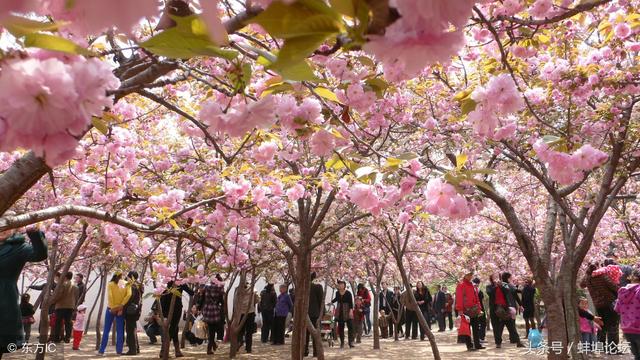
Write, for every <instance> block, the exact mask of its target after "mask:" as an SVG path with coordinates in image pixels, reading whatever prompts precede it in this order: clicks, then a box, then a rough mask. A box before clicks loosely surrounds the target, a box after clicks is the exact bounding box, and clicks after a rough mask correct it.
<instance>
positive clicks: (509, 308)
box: [487, 272, 524, 348]
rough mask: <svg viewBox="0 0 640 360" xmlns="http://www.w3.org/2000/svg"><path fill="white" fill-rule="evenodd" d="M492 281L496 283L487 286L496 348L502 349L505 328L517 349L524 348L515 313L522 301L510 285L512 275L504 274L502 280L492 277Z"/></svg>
mask: <svg viewBox="0 0 640 360" xmlns="http://www.w3.org/2000/svg"><path fill="white" fill-rule="evenodd" d="M491 279H492V281H493V282H494V283H493V284H492V286H487V293H488V294H489V307H490V310H491V320H492V322H493V323H492V327H493V335H494V341H495V343H496V348H501V347H502V332H503V331H504V328H505V326H506V328H507V330H508V331H509V341H510V342H511V343H515V344H516V346H517V347H524V345H523V344H522V342H521V341H520V336H519V335H518V330H517V329H516V321H515V313H516V307H517V306H518V305H520V303H519V301H520V299H519V298H518V297H517V295H516V291H517V290H516V289H515V287H514V286H513V285H511V283H510V281H511V274H510V273H508V272H504V273H503V274H502V275H501V277H500V278H498V277H497V276H492V277H491Z"/></svg>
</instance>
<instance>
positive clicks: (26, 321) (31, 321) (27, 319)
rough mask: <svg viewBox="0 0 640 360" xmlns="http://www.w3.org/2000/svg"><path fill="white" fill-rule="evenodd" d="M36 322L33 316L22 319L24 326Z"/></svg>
mask: <svg viewBox="0 0 640 360" xmlns="http://www.w3.org/2000/svg"><path fill="white" fill-rule="evenodd" d="M35 322H36V319H35V318H34V317H33V315H29V316H24V317H23V318H22V323H23V324H35Z"/></svg>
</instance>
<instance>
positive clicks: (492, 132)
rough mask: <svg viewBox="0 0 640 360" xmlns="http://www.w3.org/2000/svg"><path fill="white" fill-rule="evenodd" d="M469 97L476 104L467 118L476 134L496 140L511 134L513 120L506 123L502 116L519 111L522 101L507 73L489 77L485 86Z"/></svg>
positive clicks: (513, 130)
mask: <svg viewBox="0 0 640 360" xmlns="http://www.w3.org/2000/svg"><path fill="white" fill-rule="evenodd" d="M471 98H472V99H473V100H474V101H476V103H477V106H476V109H475V110H473V111H472V112H470V113H469V116H468V120H469V121H470V122H471V123H472V124H473V131H474V133H475V134H476V135H477V136H480V137H482V138H489V139H492V140H496V141H500V140H502V139H506V138H509V137H511V136H513V134H514V133H515V131H516V125H515V122H508V123H507V122H506V121H504V119H503V117H504V116H505V115H509V114H511V113H514V112H517V111H519V110H520V109H521V108H522V107H523V106H524V101H523V100H522V97H521V96H520V93H519V92H518V89H517V88H516V85H515V83H514V82H513V80H512V79H511V76H509V74H501V75H498V76H496V77H493V78H491V80H489V82H488V83H487V85H486V86H484V87H481V88H478V89H476V90H475V91H474V92H473V94H471ZM501 125H502V126H501Z"/></svg>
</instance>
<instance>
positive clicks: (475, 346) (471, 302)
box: [455, 271, 484, 351]
mask: <svg viewBox="0 0 640 360" xmlns="http://www.w3.org/2000/svg"><path fill="white" fill-rule="evenodd" d="M472 276H473V271H467V272H466V273H465V274H464V276H463V277H462V280H461V281H460V283H458V286H457V287H456V306H455V309H456V311H457V312H458V314H459V316H460V329H459V333H458V341H459V342H464V343H465V344H466V345H467V350H468V351H474V350H480V349H484V347H483V346H482V345H480V333H479V322H478V315H479V314H480V313H481V312H482V307H481V306H480V299H479V298H478V293H477V292H476V289H475V287H474V286H473V284H472V283H471V278H472ZM467 327H468V328H469V330H468V331H467V330H463V329H466V328H467ZM469 333H470V334H469ZM472 338H473V341H472V340H471V339H472Z"/></svg>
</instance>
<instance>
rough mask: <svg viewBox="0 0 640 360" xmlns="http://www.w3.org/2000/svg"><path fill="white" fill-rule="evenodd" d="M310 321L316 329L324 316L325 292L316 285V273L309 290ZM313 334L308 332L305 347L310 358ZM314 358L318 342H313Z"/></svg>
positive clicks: (313, 275)
mask: <svg viewBox="0 0 640 360" xmlns="http://www.w3.org/2000/svg"><path fill="white" fill-rule="evenodd" d="M308 314H309V319H311V323H312V324H313V326H314V327H317V326H318V319H319V318H320V316H322V315H323V314H324V290H323V289H322V285H320V284H318V283H316V273H315V272H312V273H311V288H310V289H309V311H308ZM310 337H311V334H310V333H309V331H308V330H307V339H306V344H305V347H304V356H309V338H310ZM313 357H316V341H315V340H313Z"/></svg>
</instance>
